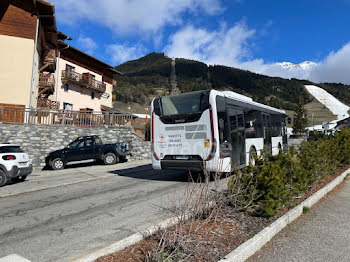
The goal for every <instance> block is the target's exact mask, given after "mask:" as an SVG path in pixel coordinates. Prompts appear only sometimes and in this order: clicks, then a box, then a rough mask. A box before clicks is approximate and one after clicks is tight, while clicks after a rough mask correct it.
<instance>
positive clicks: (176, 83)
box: [114, 53, 350, 119]
mask: <svg viewBox="0 0 350 262" xmlns="http://www.w3.org/2000/svg"><path fill="white" fill-rule="evenodd" d="M171 64H172V59H171V58H169V57H166V56H165V55H164V54H163V53H150V54H148V55H146V56H144V57H142V58H140V59H137V60H133V61H129V62H126V63H124V64H121V65H119V66H117V67H116V69H117V70H118V71H120V72H122V73H123V74H124V75H122V76H116V81H117V88H116V89H115V90H114V92H115V95H116V100H117V102H118V107H123V108H124V106H123V104H125V108H131V109H128V110H129V111H132V110H133V108H134V106H135V107H137V108H148V107H149V103H150V101H151V99H153V98H154V97H155V96H159V95H165V94H169V93H171V92H172V91H174V89H175V88H178V89H179V90H180V91H181V92H189V91H195V90H205V89H218V90H232V91H235V92H238V93H241V94H244V95H247V96H250V97H252V98H253V99H254V100H256V101H258V102H261V103H264V104H268V105H271V106H274V107H277V108H282V109H287V110H294V109H295V106H296V102H297V100H298V97H299V96H302V97H303V99H304V101H305V103H311V102H312V101H313V102H312V103H314V104H313V105H312V106H311V107H310V108H315V106H316V107H317V108H324V110H325V111H327V113H326V115H327V117H326V118H327V119H328V118H329V117H330V116H333V115H332V114H331V113H330V112H329V110H328V109H326V108H325V107H324V106H323V105H321V104H320V103H319V102H318V101H317V100H316V99H314V98H313V97H312V96H311V95H310V94H309V93H308V92H307V90H306V88H305V87H304V85H314V83H312V82H310V81H307V80H297V79H291V80H289V79H283V78H278V77H268V76H264V75H259V74H255V73H252V72H249V71H245V70H240V69H236V68H231V67H227V66H219V65H214V66H207V65H206V64H204V63H202V62H199V61H194V60H188V59H181V58H180V59H178V58H177V59H175V68H174V67H172V65H171ZM285 66H293V65H290V64H288V65H287V64H285ZM295 66H300V67H305V66H312V64H311V63H302V64H299V65H295ZM172 69H173V70H174V69H175V76H176V77H175V79H174V74H173V75H172ZM173 73H174V72H173ZM317 86H320V87H322V88H324V89H325V90H327V91H328V92H329V93H330V94H332V95H333V96H335V97H336V98H338V99H339V100H341V101H342V102H345V103H347V104H349V103H350V87H349V86H346V85H342V84H329V83H326V84H318V85H317ZM342 99H343V100H342ZM344 100H347V101H344ZM317 104H318V105H317ZM139 105H141V106H139ZM140 110H141V109H140ZM137 111H138V112H139V113H143V112H142V111H139V109H138V110H137Z"/></svg>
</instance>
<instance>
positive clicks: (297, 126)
mask: <svg viewBox="0 0 350 262" xmlns="http://www.w3.org/2000/svg"><path fill="white" fill-rule="evenodd" d="M306 126H307V117H306V110H305V108H304V99H303V97H301V96H300V97H299V99H298V103H297V106H296V108H295V114H294V119H293V134H299V135H300V134H302V133H304V132H305V128H306Z"/></svg>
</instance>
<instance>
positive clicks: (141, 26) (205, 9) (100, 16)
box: [53, 0, 222, 34]
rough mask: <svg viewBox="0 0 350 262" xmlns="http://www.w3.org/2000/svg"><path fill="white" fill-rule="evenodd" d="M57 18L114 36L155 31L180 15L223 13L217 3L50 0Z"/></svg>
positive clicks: (216, 0) (198, 0) (211, 0)
mask: <svg viewBox="0 0 350 262" xmlns="http://www.w3.org/2000/svg"><path fill="white" fill-rule="evenodd" d="M53 2H54V3H55V6H56V12H57V19H58V20H59V22H61V23H66V24H75V23H77V22H78V21H79V20H90V21H93V22H95V23H98V24H101V25H103V26H108V27H109V28H111V29H112V30H113V31H114V32H115V33H118V34H120V33H135V32H138V33H139V34H142V33H145V32H157V31H158V30H160V29H161V28H162V27H164V26H165V25H167V24H171V25H178V24H181V23H182V19H181V16H182V15H183V14H185V13H186V12H191V14H196V13H197V14H198V13H204V14H208V15H213V14H217V13H218V12H220V11H221V10H222V7H221V5H220V0H176V1H174V0H161V1H159V0H147V1H145V0H100V1H96V0H79V1H77V0H53Z"/></svg>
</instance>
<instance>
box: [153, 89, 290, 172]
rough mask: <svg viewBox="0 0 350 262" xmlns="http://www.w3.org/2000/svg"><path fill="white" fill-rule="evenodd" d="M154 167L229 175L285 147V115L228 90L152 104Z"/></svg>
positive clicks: (188, 94) (178, 97)
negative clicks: (261, 156) (256, 159)
mask: <svg viewBox="0 0 350 262" xmlns="http://www.w3.org/2000/svg"><path fill="white" fill-rule="evenodd" d="M151 114H152V115H151V143H152V166H153V168H154V169H174V170H192V171H202V170H203V169H206V170H207V171H209V172H230V171H232V170H233V169H240V168H243V167H246V166H247V165H249V163H250V162H252V164H254V157H253V156H254V154H256V155H257V156H260V155H261V153H262V150H263V149H265V150H266V151H267V152H268V153H270V154H272V155H276V154H278V153H279V152H280V151H281V150H283V149H285V148H286V143H287V137H286V124H285V116H286V115H285V112H284V111H283V110H279V109H276V108H273V107H270V106H267V105H263V104H260V103H257V102H254V101H253V100H252V99H251V98H249V97H246V96H243V95H240V94H237V93H235V92H231V91H217V90H207V91H196V92H190V93H183V94H177V95H170V96H163V97H158V98H155V99H154V100H153V101H152V104H151Z"/></svg>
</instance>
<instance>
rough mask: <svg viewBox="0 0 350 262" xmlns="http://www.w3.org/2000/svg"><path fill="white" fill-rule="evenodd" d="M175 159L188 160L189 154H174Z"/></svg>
mask: <svg viewBox="0 0 350 262" xmlns="http://www.w3.org/2000/svg"><path fill="white" fill-rule="evenodd" d="M175 159H176V160H188V159H189V156H175Z"/></svg>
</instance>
